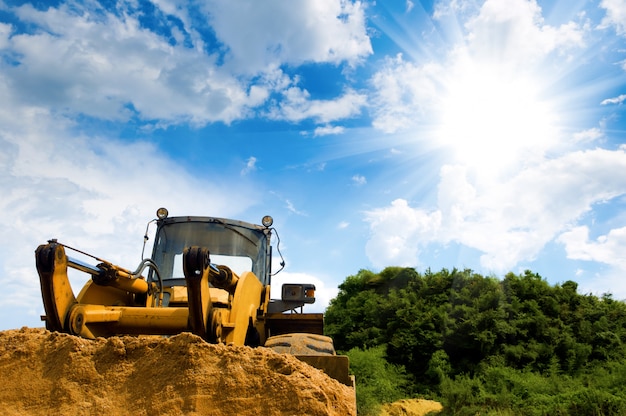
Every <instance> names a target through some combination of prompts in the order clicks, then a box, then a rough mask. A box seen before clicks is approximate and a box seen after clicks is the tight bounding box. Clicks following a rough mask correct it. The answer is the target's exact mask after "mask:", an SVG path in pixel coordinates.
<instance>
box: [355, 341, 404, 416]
mask: <svg viewBox="0 0 626 416" xmlns="http://www.w3.org/2000/svg"><path fill="white" fill-rule="evenodd" d="M347 355H348V357H349V358H350V369H351V370H352V373H353V374H354V376H355V378H356V401H357V409H358V414H359V415H377V414H378V413H379V412H380V406H381V404H383V403H392V402H394V401H396V400H400V399H402V398H405V397H407V395H408V391H407V386H408V385H409V382H408V378H407V376H406V373H405V371H404V368H402V367H400V366H397V365H394V364H390V363H389V362H387V359H386V358H385V346H384V345H380V346H378V347H375V348H369V349H366V350H362V349H360V348H352V349H351V350H350V351H348V353H347Z"/></svg>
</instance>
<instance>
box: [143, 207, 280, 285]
mask: <svg viewBox="0 0 626 416" xmlns="http://www.w3.org/2000/svg"><path fill="white" fill-rule="evenodd" d="M270 235H271V229H270V228H268V227H264V226H258V225H254V224H250V223H247V222H243V221H234V220H228V219H224V218H210V217H171V218H163V219H159V220H158V221H157V230H156V234H155V242H154V246H153V251H152V260H153V261H154V262H155V263H156V265H157V268H158V270H159V272H160V278H161V279H162V281H163V286H165V287H171V286H184V285H185V275H184V270H183V269H184V268H183V252H184V250H185V248H186V247H190V246H200V247H207V248H208V249H209V255H210V261H211V263H214V264H220V265H224V266H227V267H229V268H230V269H231V270H232V271H233V272H235V273H237V274H238V275H240V274H241V273H243V272H252V273H254V274H255V275H256V276H257V278H258V279H259V280H260V282H261V283H262V284H263V286H267V285H269V284H270V268H271V245H270ZM148 279H149V280H150V281H154V282H156V281H157V276H156V275H155V273H154V271H152V270H151V272H150V274H149V276H148Z"/></svg>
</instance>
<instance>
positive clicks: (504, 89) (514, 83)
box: [435, 59, 558, 173]
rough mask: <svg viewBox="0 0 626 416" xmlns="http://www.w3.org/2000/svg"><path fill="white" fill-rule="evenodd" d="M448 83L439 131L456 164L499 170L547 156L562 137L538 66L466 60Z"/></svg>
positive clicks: (441, 102) (440, 141)
mask: <svg viewBox="0 0 626 416" xmlns="http://www.w3.org/2000/svg"><path fill="white" fill-rule="evenodd" d="M443 84H444V85H443V96H442V97H441V99H440V101H439V108H438V119H437V120H436V128H435V134H436V136H437V140H438V142H439V143H440V144H441V145H443V146H445V147H446V148H448V149H449V150H450V151H451V153H452V157H453V160H454V161H455V162H456V163H462V164H464V165H467V166H471V167H473V168H475V169H477V170H481V171H484V172H489V173H495V172H499V171H502V170H506V169H507V168H509V167H513V166H514V165H519V164H520V163H527V162H529V161H531V160H534V159H536V158H538V157H542V156H543V155H544V153H545V151H546V150H547V149H549V148H550V147H551V146H552V145H553V144H554V143H555V141H556V140H557V137H558V129H557V128H556V125H557V121H558V119H557V116H556V110H555V108H554V105H553V104H552V102H551V101H550V100H549V99H547V98H546V97H544V96H543V95H542V93H543V91H544V90H545V86H544V84H543V81H542V78H541V77H540V76H539V74H537V71H533V72H531V71H526V70H523V69H519V68H515V67H514V66H511V65H506V64H502V63H498V62H478V61H473V60H471V59H465V60H464V61H463V62H460V63H458V64H457V65H456V66H455V69H454V70H453V71H451V73H450V75H449V76H447V77H446V78H445V80H444V82H443Z"/></svg>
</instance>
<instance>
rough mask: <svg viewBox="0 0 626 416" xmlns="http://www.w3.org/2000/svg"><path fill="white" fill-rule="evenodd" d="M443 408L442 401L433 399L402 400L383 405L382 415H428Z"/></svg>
mask: <svg viewBox="0 0 626 416" xmlns="http://www.w3.org/2000/svg"><path fill="white" fill-rule="evenodd" d="M442 409H443V407H442V406H441V403H439V402H435V401H432V400H424V399H412V400H400V401H397V402H394V403H390V404H386V405H385V406H383V409H382V412H381V413H380V416H426V415H429V414H432V415H436V414H437V413H439V412H440V411H441V410H442ZM431 412H432V413H431Z"/></svg>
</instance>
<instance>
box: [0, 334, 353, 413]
mask: <svg viewBox="0 0 626 416" xmlns="http://www.w3.org/2000/svg"><path fill="white" fill-rule="evenodd" d="M352 394H353V391H352V389H350V388H348V387H346V386H344V385H343V384H341V383H338V382H337V381H335V380H334V379H331V378H329V377H328V376H326V375H325V374H324V373H323V372H321V371H319V370H317V369H314V368H312V367H310V366H308V365H306V364H304V363H302V362H300V361H299V360H297V359H296V358H294V357H292V356H287V355H281V354H277V353H274V352H273V351H270V350H267V349H265V348H254V349H253V348H248V347H234V346H225V345H211V344H207V343H205V342H204V341H203V340H202V339H200V338H199V337H197V336H195V335H192V334H188V333H184V334H180V335H177V336H174V337H171V338H167V339H165V338H155V337H150V338H136V337H113V338H108V339H102V338H100V339H97V340H95V341H91V340H86V339H82V338H78V337H74V336H71V335H67V334H59V333H51V332H48V331H46V330H44V329H31V328H22V329H20V330H11V331H4V332H0V409H2V414H5V415H50V414H55V415H122V414H128V415H182V414H185V415H212V416H222V415H228V416H232V415H254V416H262V415H268V416H273V415H298V416H300V415H337V416H346V415H355V414H356V410H355V409H354V408H353V407H351V406H352V405H353V401H352V400H353V397H352V396H351V395H352Z"/></svg>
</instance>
